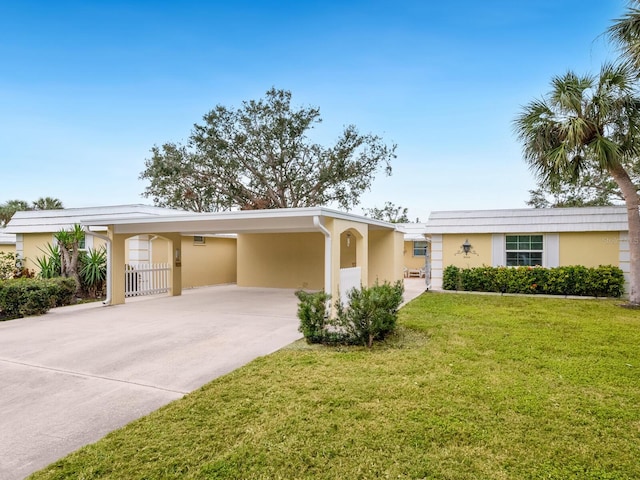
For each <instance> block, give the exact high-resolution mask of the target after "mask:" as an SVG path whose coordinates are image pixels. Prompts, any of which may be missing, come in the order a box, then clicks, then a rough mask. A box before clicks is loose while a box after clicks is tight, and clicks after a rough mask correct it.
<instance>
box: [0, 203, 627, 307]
mask: <svg viewBox="0 0 640 480" xmlns="http://www.w3.org/2000/svg"><path fill="white" fill-rule="evenodd" d="M74 224H80V225H82V226H83V228H84V229H85V231H86V232H87V235H86V244H85V247H86V248H95V247H97V246H100V245H104V246H105V247H106V248H107V250H108V252H109V262H108V263H109V278H110V282H109V288H108V293H109V295H108V296H109V299H108V300H109V301H110V302H111V303H122V302H124V299H125V296H131V295H135V294H136V292H132V290H131V286H130V285H128V284H127V282H129V280H128V279H130V278H131V272H135V278H139V279H144V278H146V277H143V276H141V275H143V273H142V272H143V270H144V271H146V270H149V271H150V272H151V273H149V275H152V276H156V275H157V273H158V271H163V272H164V273H163V275H165V276H166V279H167V280H166V283H167V286H166V289H165V290H163V291H168V292H170V293H171V294H174V295H178V294H180V292H181V290H182V288H189V287H197V286H203V285H216V284H223V283H237V284H238V285H240V286H254V287H278V288H304V289H309V290H319V289H325V290H326V291H329V292H332V294H333V296H334V298H335V296H336V295H342V296H344V293H345V292H346V291H347V290H348V289H349V288H350V287H352V286H358V285H370V284H372V283H374V282H375V281H376V280H378V281H395V280H398V279H400V278H402V277H403V275H404V276H414V275H413V274H415V276H420V277H424V278H425V288H427V289H428V288H431V289H434V290H439V289H441V288H442V275H443V270H444V268H446V267H447V266H448V265H455V266H458V267H462V268H465V267H475V266H482V265H491V266H522V265H524V266H534V265H540V266H544V267H555V266H564V265H584V266H587V267H591V266H593V267H596V266H598V265H609V264H610V265H616V266H618V267H620V268H621V269H622V271H623V272H624V274H625V278H626V279H627V282H628V276H629V239H628V232H627V217H626V208H625V207H624V206H612V207H587V208H562V209H504V210H464V211H440V212H432V213H431V215H430V216H429V219H428V221H427V222H426V223H408V224H390V223H387V222H382V221H378V220H373V219H370V218H367V217H363V216H359V215H354V214H350V213H344V212H339V211H336V210H331V209H327V208H322V207H317V208H294V209H279V210H249V211H236V212H218V213H193V212H184V211H178V210H171V209H164V208H158V207H150V206H145V205H122V206H109V207H91V208H80V209H64V210H48V211H47V210H44V211H30V212H17V213H16V215H15V216H14V217H13V218H12V220H11V221H10V222H9V224H8V226H7V228H6V229H5V230H4V231H3V232H1V233H0V241H2V239H3V238H5V239H7V241H8V242H9V243H8V244H7V248H8V249H11V248H13V249H15V250H14V251H15V252H16V253H18V254H19V255H20V256H21V257H22V258H23V259H25V264H26V266H27V267H28V268H31V269H36V270H37V262H35V258H36V257H38V256H41V255H43V249H44V248H45V247H46V244H47V243H53V241H54V240H53V237H54V234H55V233H56V232H57V231H59V230H60V229H68V228H71V227H72V226H73V225H74ZM11 241H13V242H14V244H15V247H13V246H12V245H11V243H10V242H11ZM0 246H1V244H0ZM145 265H147V266H148V267H149V268H147V267H145ZM145 269H146V270H145ZM144 275H146V273H145V274H144ZM146 281H147V280H144V282H146ZM144 282H143V281H142V280H141V281H138V280H136V285H137V286H136V288H138V287H140V285H141V284H142V283H144ZM149 282H150V280H149ZM627 288H628V286H627ZM150 291H153V292H156V291H158V289H157V288H150Z"/></svg>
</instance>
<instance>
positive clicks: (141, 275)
mask: <svg viewBox="0 0 640 480" xmlns="http://www.w3.org/2000/svg"><path fill="white" fill-rule="evenodd" d="M170 273H171V265H169V264H168V263H128V264H127V265H126V266H125V273H124V275H125V279H124V296H125V297H139V296H142V295H155V294H158V293H167V292H168V291H169V275H170Z"/></svg>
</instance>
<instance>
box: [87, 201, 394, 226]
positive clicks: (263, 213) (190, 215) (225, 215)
mask: <svg viewBox="0 0 640 480" xmlns="http://www.w3.org/2000/svg"><path fill="white" fill-rule="evenodd" d="M300 216H307V217H312V216H319V217H330V218H336V219H340V220H348V221H355V222H359V223H366V224H368V225H376V226H379V227H383V228H389V229H393V230H396V229H397V228H396V225H395V224H392V223H388V222H384V221H381V220H374V219H372V218H369V217H365V216H362V215H356V214H353V213H346V212H340V211H338V210H332V209H330V208H326V207H306V208H280V209H263V210H235V211H226V212H186V213H184V214H181V215H154V216H139V217H138V216H122V215H113V216H104V217H101V218H100V223H101V224H103V225H130V224H136V223H141V224H146V223H160V222H183V221H184V222H186V221H194V220H195V221H197V220H216V219H224V220H235V219H238V220H240V219H251V218H265V217H267V218H268V217H272V218H287V217H300ZM91 222H92V220H91V219H90V218H87V219H80V224H81V225H83V226H89V225H91V224H92V223H91Z"/></svg>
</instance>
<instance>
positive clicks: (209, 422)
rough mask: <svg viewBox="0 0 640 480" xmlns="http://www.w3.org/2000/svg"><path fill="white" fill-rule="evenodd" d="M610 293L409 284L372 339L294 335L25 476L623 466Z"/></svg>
mask: <svg viewBox="0 0 640 480" xmlns="http://www.w3.org/2000/svg"><path fill="white" fill-rule="evenodd" d="M619 303H620V301H611V300H565V299H547V298H531V297H501V296H481V295H466V294H437V293H429V294H425V295H423V296H422V297H420V298H418V299H416V300H414V301H413V302H411V303H410V304H409V305H407V306H406V307H404V308H403V309H402V310H401V312H400V314H401V315H400V317H401V319H400V324H401V325H402V327H401V329H400V331H399V333H398V335H396V336H395V337H394V338H393V339H392V340H390V341H389V342H387V344H386V345H382V346H377V347H374V348H373V349H372V350H369V349H364V348H354V347H349V348H326V347H318V346H308V345H306V344H305V343H304V342H302V341H300V342H296V343H294V344H293V345H291V346H290V347H288V348H286V349H284V350H281V351H279V352H277V353H275V354H272V355H269V356H267V357H263V358H260V359H258V360H256V361H254V362H252V363H250V364H249V365H247V366H246V367H243V368H241V369H239V370H236V371H235V372H233V373H231V374H229V375H226V376H224V377H222V378H220V379H218V380H215V381H213V382H211V383H210V384H208V385H206V386H205V387H203V388H202V389H200V390H198V391H196V392H194V393H192V394H191V395H188V396H187V397H185V398H183V399H181V400H178V401H176V402H174V403H172V404H170V405H168V406H167V407H165V408H162V409H160V410H158V411H157V412H155V413H153V414H151V415H149V416H147V417H145V418H142V419H140V420H138V421H136V422H133V423H132V424H130V425H128V426H127V427H125V428H123V429H121V430H118V431H115V432H113V433H111V434H110V435H108V436H107V437H105V438H104V439H102V440H101V441H99V442H98V443H96V444H94V445H90V446H87V447H85V448H83V449H81V450H79V451H78V452H76V453H74V454H72V455H69V456H68V457H66V458H64V459H62V460H60V461H58V462H56V463H54V464H52V465H50V466H49V467H47V468H46V469H44V470H42V471H40V472H38V473H36V474H35V475H34V476H33V477H32V478H36V479H53V478H74V479H90V478H113V479H129V478H132V479H133V478H136V479H137V478H140V479H142V478H147V479H161V478H212V479H213V478H220V479H223V478H224V479H298V478H326V479H357V478H361V479H376V478H394V479H397V478H406V479H409V478H411V479H423V478H424V479H427V478H428V479H431V478H433V479H456V480H458V479H474V480H475V479H543V478H544V479H637V478H640V462H639V460H638V459H640V311H638V310H630V309H624V308H621V307H619V306H617V304H619Z"/></svg>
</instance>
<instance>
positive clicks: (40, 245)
mask: <svg viewBox="0 0 640 480" xmlns="http://www.w3.org/2000/svg"><path fill="white" fill-rule="evenodd" d="M22 240H23V250H22V258H23V259H24V260H25V263H24V266H25V268H28V269H29V270H34V271H35V272H36V273H39V272H40V268H39V267H38V263H37V262H36V257H44V256H45V255H46V253H43V250H44V251H45V252H46V251H48V250H47V243H51V244H53V233H25V234H24V235H23V236H22Z"/></svg>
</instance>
